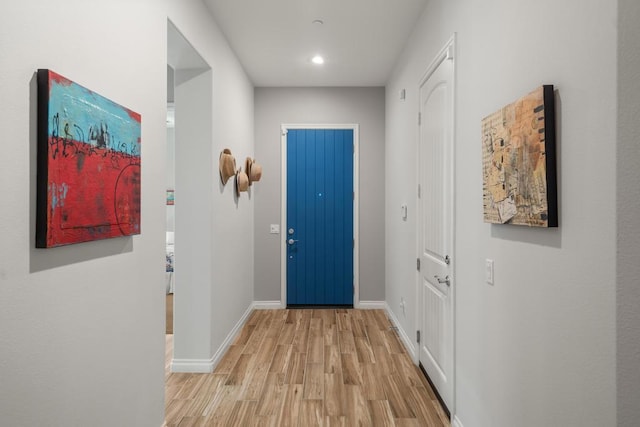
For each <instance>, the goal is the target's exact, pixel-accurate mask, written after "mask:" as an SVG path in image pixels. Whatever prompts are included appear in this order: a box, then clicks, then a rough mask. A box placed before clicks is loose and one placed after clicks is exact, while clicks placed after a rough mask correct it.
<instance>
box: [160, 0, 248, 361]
mask: <svg viewBox="0 0 640 427" xmlns="http://www.w3.org/2000/svg"><path fill="white" fill-rule="evenodd" d="M168 16H169V19H170V21H171V22H172V23H173V24H174V25H175V27H176V28H177V29H178V31H180V32H181V34H182V35H183V36H184V38H185V39H186V40H187V41H188V42H189V43H190V44H191V46H192V47H193V48H194V49H195V50H196V51H197V52H198V54H199V55H200V56H201V57H202V59H204V61H206V63H207V64H208V65H209V66H210V67H211V72H210V73H208V74H209V75H210V76H211V77H212V86H211V87H212V97H211V98H212V102H213V104H212V111H213V117H212V123H211V133H210V134H211V135H212V140H211V149H210V150H208V153H207V154H205V156H209V162H210V165H211V169H210V172H209V174H208V176H209V178H208V179H211V181H210V182H212V185H210V186H209V188H210V191H211V192H210V193H209V194H202V197H203V203H202V205H201V206H200V209H201V210H202V211H203V212H201V213H200V214H203V215H198V217H208V218H209V221H210V223H209V224H206V225H205V226H204V227H203V230H209V231H208V232H207V233H210V236H209V237H205V239H204V240H205V241H207V240H208V241H210V242H211V248H210V250H209V253H210V254H211V257H210V259H208V262H209V263H210V267H209V271H210V272H211V273H210V276H211V277H210V278H208V281H205V282H203V283H201V284H198V285H197V286H206V287H207V288H208V292H205V293H203V294H202V295H200V297H201V298H205V299H206V301H205V302H204V303H203V304H204V305H203V306H201V308H202V310H199V313H200V314H199V315H198V319H191V320H187V321H188V322H189V323H190V324H200V325H201V327H202V330H197V331H191V332H193V333H194V335H193V336H198V335H200V336H207V339H209V340H210V342H209V345H208V346H207V347H208V349H207V350H208V354H206V355H202V354H201V353H200V352H199V351H196V350H195V347H192V348H193V349H194V353H192V355H185V354H182V355H181V356H180V357H181V358H185V359H197V360H199V361H202V360H203V359H204V360H206V359H209V360H212V359H213V358H214V356H215V354H216V352H217V351H218V350H219V349H220V347H221V346H223V345H224V343H225V339H226V338H227V335H228V334H229V333H230V331H232V330H233V329H234V327H235V326H236V324H237V322H238V321H239V320H240V319H241V318H242V316H243V315H244V313H245V312H246V311H247V309H248V308H249V307H250V305H251V303H252V302H253V268H252V266H253V264H254V262H253V257H254V254H253V239H254V237H253V211H254V202H253V200H252V199H251V197H250V195H249V194H248V193H242V194H241V196H240V197H239V198H237V197H236V196H235V191H234V186H233V185H234V180H233V179H230V180H229V182H227V185H226V186H222V184H221V182H220V176H219V173H218V158H219V156H220V152H221V151H222V150H223V149H224V148H229V149H231V152H232V153H233V155H234V156H235V158H236V163H237V166H238V167H239V166H240V165H242V164H243V162H244V159H245V158H246V157H247V156H252V157H253V156H254V135H253V129H254V125H253V85H252V83H251V82H250V81H249V78H248V77H247V75H246V73H245V72H244V70H243V68H242V66H241V64H240V63H239V62H238V59H237V57H236V56H235V54H234V53H233V51H232V50H231V48H230V47H229V44H228V43H227V40H226V38H225V37H224V35H223V34H222V32H221V31H220V29H219V27H218V25H217V24H216V23H215V20H214V19H213V17H212V15H211V13H210V12H209V9H207V7H206V6H205V5H204V3H203V2H202V1H200V0H172V1H170V3H169V14H168ZM165 25H166V22H165ZM178 114H179V112H178V111H177V108H176V128H178V127H179V126H180V123H179V122H178ZM180 143H182V142H181V141H179V140H177V139H176V146H177V145H178V144H180ZM176 174H178V172H177V171H176ZM178 203H179V194H178V193H177V192H176V221H177V222H179V221H180V219H179V218H178V215H180V206H179V205H178ZM205 232H206V231H205ZM179 239H180V235H179V231H178V232H177V233H176V272H177V271H178V269H179V263H178V261H179V256H180V255H179V254H180V247H179V241H178V240H179ZM178 277H179V276H178V275H176V294H175V299H176V302H177V301H178V299H179V298H180V283H179V282H178ZM192 297H196V298H197V295H195V296H194V295H192ZM198 306H200V304H199V303H198ZM178 309H179V307H178V306H176V310H178ZM174 316H176V317H177V316H186V317H189V316H190V313H185V312H184V310H183V311H182V313H180V312H179V311H176V312H175V313H174ZM177 333H178V331H176V340H178V339H179V337H178V336H177ZM192 344H195V345H198V344H197V343H192Z"/></svg>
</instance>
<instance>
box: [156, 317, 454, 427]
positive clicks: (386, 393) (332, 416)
mask: <svg viewBox="0 0 640 427" xmlns="http://www.w3.org/2000/svg"><path fill="white" fill-rule="evenodd" d="M391 326H392V325H391V323H390V322H389V320H388V319H387V317H386V315H385V312H384V311H383V310H353V309H349V310H346V309H337V310H334V309H325V310H255V311H253V312H252V314H251V316H250V318H249V319H248V320H247V322H246V324H245V325H244V327H243V328H242V330H241V332H240V333H239V335H238V336H237V337H236V339H235V341H234V343H233V344H232V345H231V346H230V348H229V350H228V351H227V353H226V354H225V356H224V357H223V359H222V360H221V361H220V363H219V364H218V366H217V367H216V369H215V370H214V372H213V373H211V374H185V373H171V372H169V369H168V367H169V362H170V359H171V354H172V336H171V335H167V337H168V338H167V344H168V345H167V354H166V357H167V364H166V366H167V373H166V396H165V404H166V412H165V425H166V426H167V427H174V426H179V427H195V426H300V427H306V426H334V425H335V426H438V427H439V426H449V425H450V424H449V421H448V420H447V417H446V415H445V414H444V413H443V411H442V408H441V406H440V404H439V403H438V401H437V399H436V397H435V396H434V394H433V391H432V390H431V387H430V386H429V384H428V383H427V382H426V380H425V379H424V377H423V376H422V373H421V372H420V371H419V369H418V368H417V367H416V366H415V365H414V364H413V363H412V361H411V359H410V358H409V356H408V355H407V353H406V352H405V349H404V347H403V345H402V344H401V342H400V341H399V339H398V337H397V335H396V333H395V332H394V331H393V329H392V328H391Z"/></svg>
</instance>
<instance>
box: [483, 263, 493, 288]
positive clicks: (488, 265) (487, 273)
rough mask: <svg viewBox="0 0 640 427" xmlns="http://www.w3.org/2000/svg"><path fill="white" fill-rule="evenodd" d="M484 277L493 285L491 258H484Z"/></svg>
mask: <svg viewBox="0 0 640 427" xmlns="http://www.w3.org/2000/svg"><path fill="white" fill-rule="evenodd" d="M484 270H485V271H484V276H485V277H484V279H485V281H486V282H487V283H488V284H490V285H493V260H492V259H488V258H487V259H486V260H485V264H484Z"/></svg>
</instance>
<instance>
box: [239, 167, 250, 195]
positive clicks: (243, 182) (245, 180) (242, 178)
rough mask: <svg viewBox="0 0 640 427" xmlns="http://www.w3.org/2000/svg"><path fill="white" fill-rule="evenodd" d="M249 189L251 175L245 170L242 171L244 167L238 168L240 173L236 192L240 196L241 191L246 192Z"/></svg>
mask: <svg viewBox="0 0 640 427" xmlns="http://www.w3.org/2000/svg"><path fill="white" fill-rule="evenodd" d="M248 189H249V177H248V176H247V174H246V173H245V172H242V168H240V169H238V173H236V193H237V194H238V196H239V195H240V193H242V192H245V191H247V190H248Z"/></svg>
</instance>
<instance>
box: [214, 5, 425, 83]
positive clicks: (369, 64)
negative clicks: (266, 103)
mask: <svg viewBox="0 0 640 427" xmlns="http://www.w3.org/2000/svg"><path fill="white" fill-rule="evenodd" d="M203 1H204V3H205V4H206V5H207V6H208V7H209V9H210V10H211V11H212V13H213V16H214V18H215V20H216V22H217V23H218V25H219V26H220V27H221V29H222V31H223V32H224V34H225V36H226V37H227V39H228V40H229V44H230V45H231V47H232V48H233V50H234V51H235V52H236V54H237V55H238V57H239V59H240V62H241V63H242V65H243V66H244V68H245V70H246V72H247V73H248V74H249V77H250V78H251V80H252V81H253V83H254V85H255V86H262V87H264V86H384V85H385V83H386V82H387V79H388V77H389V74H390V73H391V70H392V68H393V65H394V63H395V62H396V60H397V58H398V56H399V55H400V53H401V51H402V48H403V47H404V45H405V42H406V41H407V39H408V37H409V34H410V32H411V30H412V29H413V26H414V24H415V22H416V20H417V19H418V17H419V15H420V13H421V11H422V9H423V8H424V6H425V4H426V0H203ZM314 20H321V21H323V24H317V23H313V21H314ZM316 54H321V55H322V56H323V57H324V59H325V63H324V64H323V65H321V66H318V65H315V64H313V63H312V62H311V58H312V57H313V56H314V55H316Z"/></svg>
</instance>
